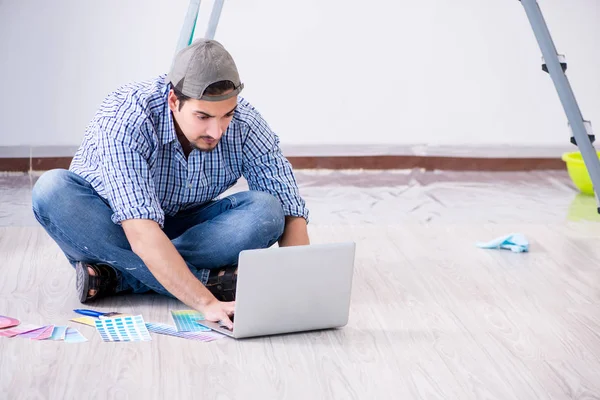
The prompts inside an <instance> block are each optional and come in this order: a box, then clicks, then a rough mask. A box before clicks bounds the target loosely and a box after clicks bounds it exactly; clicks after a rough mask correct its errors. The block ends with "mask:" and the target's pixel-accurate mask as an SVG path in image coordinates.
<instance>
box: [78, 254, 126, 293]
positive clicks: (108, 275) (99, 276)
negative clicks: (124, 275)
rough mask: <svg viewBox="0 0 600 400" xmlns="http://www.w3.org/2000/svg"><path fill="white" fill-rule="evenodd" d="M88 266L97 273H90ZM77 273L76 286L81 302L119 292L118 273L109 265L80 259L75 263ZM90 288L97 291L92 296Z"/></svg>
mask: <svg viewBox="0 0 600 400" xmlns="http://www.w3.org/2000/svg"><path fill="white" fill-rule="evenodd" d="M88 267H89V268H91V269H93V270H94V272H95V273H96V275H90V273H89V270H88ZM75 273H76V274H77V280H76V282H75V286H76V287H77V294H78V295H79V301H80V302H81V303H86V302H88V301H91V300H95V299H98V298H100V297H104V296H107V295H111V294H115V293H116V292H117V286H118V284H119V281H118V277H117V273H116V272H115V270H114V269H113V268H112V267H110V266H108V265H103V264H87V263H83V262H81V261H80V262H77V263H76V264H75ZM90 290H95V291H96V293H95V294H94V295H93V296H90V295H89V293H90Z"/></svg>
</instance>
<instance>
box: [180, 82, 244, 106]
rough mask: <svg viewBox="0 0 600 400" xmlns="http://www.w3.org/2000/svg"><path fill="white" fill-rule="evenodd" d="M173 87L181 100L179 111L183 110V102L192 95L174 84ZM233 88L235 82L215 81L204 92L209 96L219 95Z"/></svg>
mask: <svg viewBox="0 0 600 400" xmlns="http://www.w3.org/2000/svg"><path fill="white" fill-rule="evenodd" d="M172 88H173V92H175V97H177V100H179V111H181V107H182V106H183V103H185V102H186V101H188V100H189V99H190V98H191V97H188V96H186V95H185V94H183V93H181V92H180V91H179V90H178V89H177V88H176V87H175V86H172ZM233 89H235V85H234V84H233V82H231V81H219V82H215V83H213V84H211V85H209V86H208V87H207V88H206V90H205V91H204V94H205V95H208V96H219V95H221V94H223V93H225V92H227V91H228V90H233Z"/></svg>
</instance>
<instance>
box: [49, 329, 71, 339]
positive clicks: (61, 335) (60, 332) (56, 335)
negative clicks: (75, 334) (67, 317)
mask: <svg viewBox="0 0 600 400" xmlns="http://www.w3.org/2000/svg"><path fill="white" fill-rule="evenodd" d="M66 333H67V327H66V326H55V327H54V329H53V330H52V335H51V336H50V337H49V338H48V339H49V340H65V334H66Z"/></svg>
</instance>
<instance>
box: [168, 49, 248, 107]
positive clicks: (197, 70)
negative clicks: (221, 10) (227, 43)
mask: <svg viewBox="0 0 600 400" xmlns="http://www.w3.org/2000/svg"><path fill="white" fill-rule="evenodd" d="M167 79H168V80H169V81H170V82H171V84H172V85H173V86H174V87H175V88H177V90H179V91H180V92H181V93H183V94H184V95H186V96H188V97H191V98H193V99H198V100H208V101H222V100H226V99H229V98H231V97H233V96H237V95H238V93H240V92H241V91H242V89H243V88H244V84H243V83H242V82H241V81H240V76H239V74H238V70H237V67H236V66H235V62H234V61H233V58H232V57H231V54H229V52H227V50H225V48H224V47H223V45H222V44H221V43H219V42H217V41H216V40H208V39H197V40H195V41H194V42H193V43H192V44H191V45H189V46H187V47H185V48H183V49H181V50H180V51H179V52H177V54H176V55H175V60H174V62H173V65H172V67H171V72H169V74H168V76H167ZM220 81H231V82H233V85H234V86H235V89H234V90H233V91H232V92H231V93H227V94H224V95H220V96H206V95H204V91H205V90H206V88H207V87H208V86H210V85H211V84H213V83H215V82H220Z"/></svg>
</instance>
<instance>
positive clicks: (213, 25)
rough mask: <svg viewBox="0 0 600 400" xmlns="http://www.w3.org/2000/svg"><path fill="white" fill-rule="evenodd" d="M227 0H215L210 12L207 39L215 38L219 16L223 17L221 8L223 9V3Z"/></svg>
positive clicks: (205, 36)
mask: <svg viewBox="0 0 600 400" xmlns="http://www.w3.org/2000/svg"><path fill="white" fill-rule="evenodd" d="M224 2H225V0H215V3H214V4H213V9H212V12H211V13H210V19H209V21H208V26H207V28H206V34H205V35H204V38H205V39H214V38H215V32H216V31H217V25H219V18H220V17H221V10H223V3H224Z"/></svg>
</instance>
